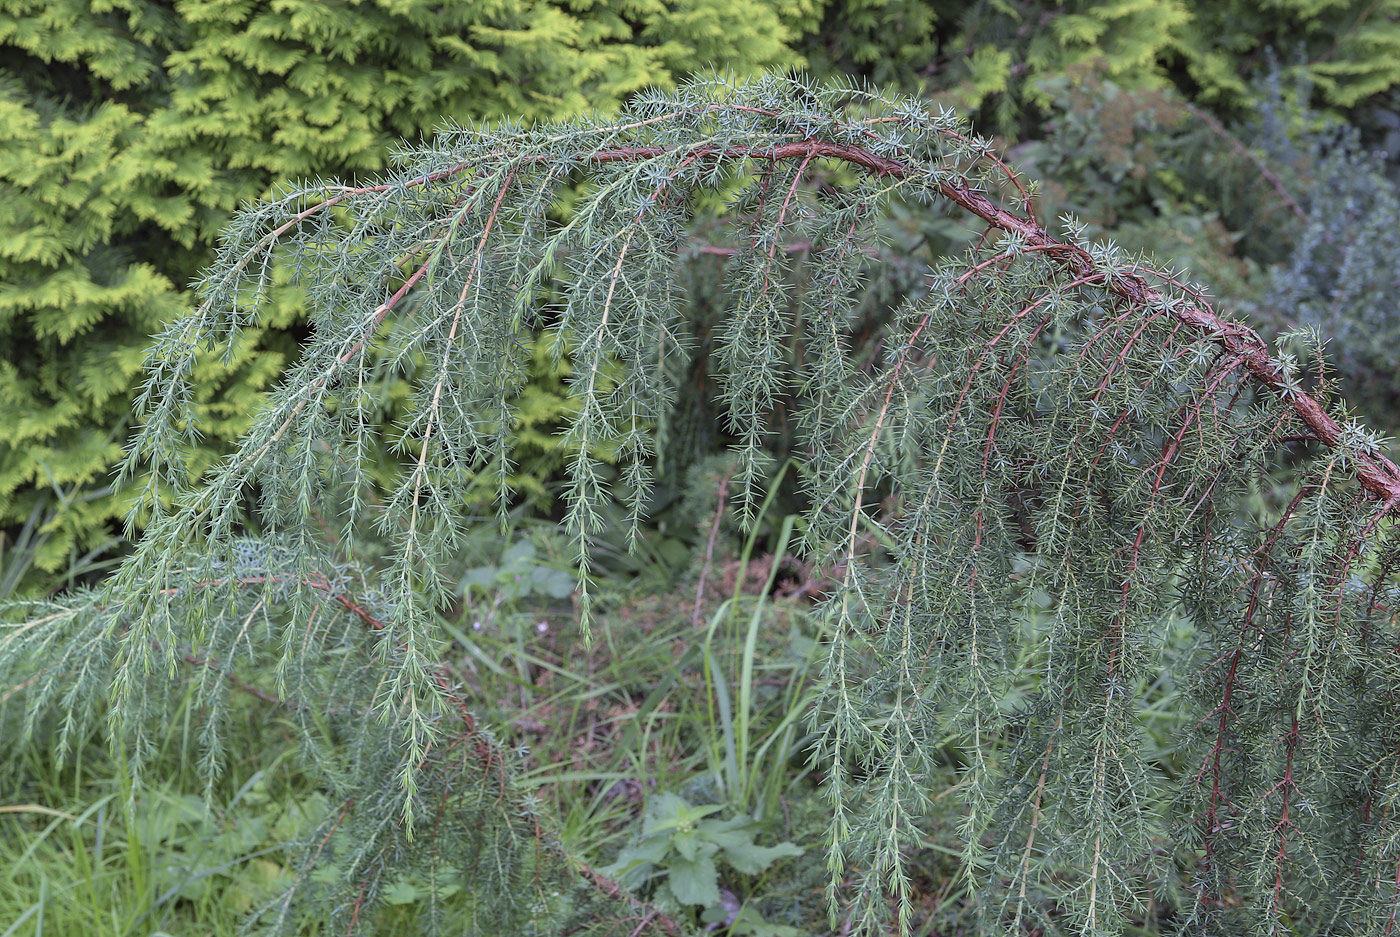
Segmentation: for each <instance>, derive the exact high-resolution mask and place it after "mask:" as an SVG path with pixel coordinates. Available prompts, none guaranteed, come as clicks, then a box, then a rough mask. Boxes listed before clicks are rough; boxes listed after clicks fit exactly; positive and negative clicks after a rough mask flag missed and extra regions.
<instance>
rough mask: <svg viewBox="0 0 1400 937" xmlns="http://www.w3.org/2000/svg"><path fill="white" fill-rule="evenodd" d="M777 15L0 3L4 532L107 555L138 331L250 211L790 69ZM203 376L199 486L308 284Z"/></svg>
mask: <svg viewBox="0 0 1400 937" xmlns="http://www.w3.org/2000/svg"><path fill="white" fill-rule="evenodd" d="M786 40H787V31H786V29H785V27H784V26H783V25H782V23H781V22H780V21H779V19H778V17H777V14H776V13H775V12H774V11H773V10H772V9H771V8H770V7H769V6H768V5H766V4H763V3H754V2H749V0H665V2H657V3H641V4H638V3H630V2H603V3H587V4H577V3H568V2H545V0H510V2H488V3H475V2H446V3H444V2H440V0H380V2H373V3H326V2H323V0H288V2H277V3H271V2H266V0H260V2H245V0H181V2H179V3H176V4H170V3H163V2H152V0H114V2H107V3H98V4H92V3H87V2H83V0H3V2H0V195H3V198H0V232H3V233H4V237H3V243H4V247H3V251H0V349H3V351H0V402H3V405H4V407H5V410H6V412H7V419H6V420H4V421H3V425H0V528H3V527H13V526H17V525H20V524H23V523H24V522H25V520H26V519H27V518H29V517H30V516H31V515H34V516H35V517H36V519H38V520H39V521H41V522H43V523H44V524H45V533H46V539H45V540H44V544H43V547H42V548H41V549H40V550H39V554H38V556H37V557H36V560H37V563H38V565H39V566H40V567H42V568H45V569H49V570H52V569H55V568H58V567H61V566H63V565H64V564H66V563H68V562H70V560H71V558H72V557H73V556H74V555H75V554H74V551H75V550H76V552H77V554H81V553H82V552H84V551H86V550H88V549H91V548H94V547H99V546H100V545H101V544H102V543H103V542H104V541H105V540H106V539H107V538H108V537H109V536H110V535H111V534H113V533H115V528H116V524H115V523H114V521H115V520H116V519H119V518H120V517H121V515H122V513H123V511H124V507H125V504H126V501H127V498H126V495H127V494H129V493H128V492H124V491H119V490H113V489H112V488H110V487H108V485H107V483H108V481H109V480H110V478H109V476H110V473H111V469H112V468H113V466H114V465H115V464H116V463H117V462H118V461H119V460H120V456H121V444H122V441H123V439H124V438H125V437H126V435H127V433H128V431H129V429H130V424H129V420H128V419H127V414H129V412H130V407H131V399H132V396H133V395H134V388H135V385H137V384H138V383H139V379H140V368H141V360H142V356H143V353H144V350H145V347H146V343H147V340H148V337H149V336H150V335H151V333H152V332H154V331H156V330H157V329H159V328H160V327H161V325H163V324H164V323H166V322H168V321H170V320H171V319H173V318H175V317H177V316H178V315H180V314H181V313H184V312H187V311H188V309H189V305H190V299H191V297H190V294H189V293H188V292H187V291H186V287H187V286H188V284H189V282H190V280H191V279H193V277H194V276H195V275H196V274H197V273H198V271H199V270H200V269H201V268H202V267H203V266H204V265H205V264H207V263H208V261H209V259H210V251H211V249H212V247H213V244H214V242H215V240H216V237H217V234H218V232H219V231H220V229H222V228H223V226H224V224H225V223H226V222H227V220H228V217H229V215H230V213H231V212H232V211H233V210H234V209H235V208H236V207H237V206H238V205H240V204H243V203H247V202H251V201H254V200H256V199H258V198H260V197H262V196H264V195H265V194H266V193H267V191H268V187H269V186H270V185H272V184H273V183H274V182H278V181H281V180H286V179H289V178H294V177H305V176H310V175H317V174H322V173H333V174H339V175H346V174H350V173H355V172H363V171H374V170H378V169H380V168H382V167H383V166H384V165H385V161H386V158H387V155H388V151H389V149H390V147H391V145H392V144H393V143H395V142H396V141H398V140H400V139H404V138H408V139H418V138H420V137H421V136H423V135H425V134H427V133H429V132H430V131H431V130H432V129H433V128H434V127H436V126H438V125H440V123H441V121H442V120H443V118H444V117H455V118H458V119H466V118H481V117H496V116H500V115H512V116H517V117H531V118H559V117H566V116H570V115H573V114H577V113H579V112H581V111H583V110H585V109H587V108H590V107H598V108H603V109H608V108H611V107H615V106H616V104H617V102H618V101H620V100H621V99H622V98H623V97H624V96H625V95H627V94H629V93H631V92H632V91H635V90H636V89H638V88H642V87H646V86H651V85H663V86H664V85H667V84H669V83H670V82H672V81H673V80H674V79H675V78H676V77H677V76H679V75H683V74H686V73H688V72H690V71H693V70H694V69H697V68H703V67H712V66H718V67H734V68H740V69H751V68H761V67H764V66H766V65H773V64H782V63H790V62H792V61H793V56H792V54H791V53H790V52H789V51H788V49H787V46H786V45H785V43H786ZM273 292H274V294H280V295H279V297H278V300H277V301H276V303H275V305H276V306H277V309H278V311H277V313H276V314H271V315H268V316H266V317H265V318H264V319H263V320H262V321H261V323H260V325H259V327H258V328H257V329H251V330H248V331H245V332H243V333H241V335H240V340H239V344H238V345H237V346H236V347H234V348H232V349H231V352H230V354H229V355H227V356H226V358H225V360H223V361H209V362H206V363H205V364H203V365H202V366H201V368H200V370H199V371H198V373H196V374H192V375H191V379H192V380H194V381H196V383H197V386H198V388H199V389H198V391H197V410H198V412H199V414H200V421H201V431H202V432H203V433H204V434H205V436H206V439H207V440H208V447H207V448H206V449H205V450H204V451H201V452H200V453H198V454H197V455H196V456H195V457H194V459H193V464H192V466H191V467H192V468H193V469H194V470H196V471H197V470H200V469H202V468H204V467H206V466H207V465H208V464H209V463H210V462H211V461H213V459H214V458H215V457H217V455H218V454H219V453H221V452H223V451H226V450H227V447H228V444H229V443H230V442H231V441H232V440H233V439H236V438H237V435H238V434H239V433H241V432H242V431H243V430H244V429H245V428H246V427H247V417H248V414H249V413H251V412H252V411H253V410H255V409H256V408H257V407H258V406H259V405H260V404H261V402H262V399H263V398H262V395H263V392H264V391H265V390H266V389H267V388H268V387H269V386H270V385H271V384H272V383H273V382H274V381H275V380H276V378H277V376H278V375H279V374H280V373H281V372H282V371H283V369H284V368H286V366H287V365H288V364H289V362H290V361H291V360H292V359H294V358H295V356H296V351H297V340H296V338H295V329H296V328H297V327H298V320H299V315H300V307H299V297H298V295H297V293H296V292H295V291H294V290H287V289H281V290H278V289H274V291H273Z"/></svg>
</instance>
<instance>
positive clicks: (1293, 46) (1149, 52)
mask: <svg viewBox="0 0 1400 937" xmlns="http://www.w3.org/2000/svg"><path fill="white" fill-rule="evenodd" d="M821 13H823V14H824V16H822V15H808V16H807V17H805V18H803V19H802V20H801V22H802V23H803V25H804V28H805V29H806V30H810V33H809V34H808V35H807V37H806V39H805V40H804V42H803V43H802V44H800V45H799V49H801V51H802V52H803V53H804V54H805V55H806V56H807V57H808V60H809V61H810V62H811V64H812V66H813V67H814V68H828V69H833V70H835V71H837V72H844V73H848V74H860V75H864V76H867V77H869V78H871V79H873V80H875V81H880V82H895V83H898V84H899V85H900V86H901V87H904V88H906V89H908V90H913V89H914V88H916V87H928V88H930V89H934V90H936V91H937V92H939V93H940V95H941V96H943V97H945V98H946V99H947V100H948V101H949V102H950V103H953V104H956V105H957V106H959V107H961V108H966V109H973V108H980V111H979V113H980V114H982V115H983V116H984V117H985V119H986V120H987V121H988V122H989V123H990V124H992V125H993V126H995V127H996V128H997V129H998V130H999V131H1001V132H1013V131H1023V130H1024V128H1026V127H1027V126H1034V121H1035V118H1036V117H1038V116H1039V112H1040V111H1043V110H1044V109H1045V108H1046V107H1047V106H1048V105H1049V104H1050V103H1051V101H1052V100H1053V97H1054V94H1055V92H1054V90H1053V89H1051V88H1047V87H1045V86H1044V82H1045V81H1046V80H1050V81H1052V82H1053V81H1055V80H1057V79H1059V78H1062V77H1063V76H1066V75H1070V74H1073V73H1074V72H1075V71H1077V70H1081V69H1083V68H1084V67H1085V66H1090V65H1092V66H1094V67H1096V68H1098V69H1100V70H1102V72H1103V74H1104V75H1105V76H1106V77H1108V78H1110V79H1111V80H1113V81H1114V82H1116V83H1117V84H1119V85H1121V86H1123V87H1125V88H1132V89H1141V88H1148V87H1152V88H1162V87H1170V86H1175V87H1176V88H1177V89H1178V90H1180V91H1182V92H1183V93H1184V94H1185V95H1186V96H1187V98H1188V99H1189V100H1190V101H1191V102H1192V103H1194V104H1197V105H1200V106H1206V107H1210V108H1212V109H1215V110H1217V111H1218V112H1220V113H1222V114H1228V115H1229V116H1237V115H1238V114H1239V113H1241V112H1246V111H1248V110H1249V108H1250V106H1251V105H1252V104H1253V88H1252V82H1253V81H1254V80H1255V79H1256V78H1258V77H1259V76H1260V75H1261V74H1263V73H1266V72H1267V71H1268V69H1269V59H1268V56H1267V52H1268V50H1269V49H1273V50H1275V51H1276V52H1277V53H1278V54H1279V55H1280V56H1281V57H1282V58H1283V59H1284V60H1285V61H1286V62H1287V64H1288V66H1289V70H1290V71H1291V72H1294V73H1296V74H1298V75H1301V76H1305V77H1307V78H1308V80H1310V81H1311V82H1312V83H1313V84H1314V86H1315V89H1316V91H1317V93H1318V103H1319V104H1322V105H1324V106H1327V107H1331V108H1339V109H1351V108H1355V107H1358V106H1359V105H1361V104H1363V103H1365V102H1366V100H1367V99H1368V98H1370V97H1372V96H1374V95H1377V94H1380V93H1382V92H1385V91H1387V90H1389V89H1391V88H1394V87H1395V86H1396V84H1397V83H1400V2H1397V0H1379V2H1371V0H1271V2H1267V3H1261V2H1258V0H1223V2H1222V0H1140V2H1121V0H1053V2H1051V0H960V2H940V3H933V2H930V0H900V2H893V3H880V2H871V0H838V2H832V3H829V4H827V5H825V6H824V7H823V8H821Z"/></svg>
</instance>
